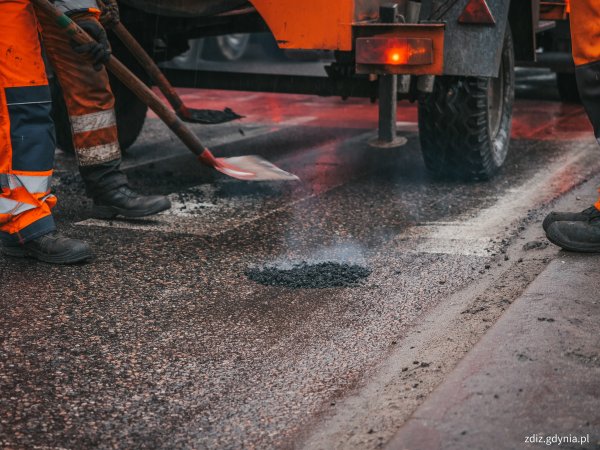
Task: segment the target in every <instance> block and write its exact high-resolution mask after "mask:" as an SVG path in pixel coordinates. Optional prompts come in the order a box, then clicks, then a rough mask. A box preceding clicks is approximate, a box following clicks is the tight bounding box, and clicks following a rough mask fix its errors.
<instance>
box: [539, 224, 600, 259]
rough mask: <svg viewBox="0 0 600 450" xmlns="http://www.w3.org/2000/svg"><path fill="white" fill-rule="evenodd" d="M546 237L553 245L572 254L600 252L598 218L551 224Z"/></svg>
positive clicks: (599, 225)
mask: <svg viewBox="0 0 600 450" xmlns="http://www.w3.org/2000/svg"><path fill="white" fill-rule="evenodd" d="M546 236H547V237H548V239H549V240H550V242H552V243H553V244H556V245H558V246H559V247H561V248H563V249H564V250H569V251H572V252H584V253H597V252H600V217H594V218H592V219H589V220H585V221H579V222H573V221H569V222H553V223H551V224H550V226H549V227H548V231H547V232H546Z"/></svg>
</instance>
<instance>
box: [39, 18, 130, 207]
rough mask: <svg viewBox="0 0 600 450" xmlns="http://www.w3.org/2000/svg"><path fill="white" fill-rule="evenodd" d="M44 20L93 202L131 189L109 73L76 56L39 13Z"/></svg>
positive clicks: (44, 34) (49, 20)
mask: <svg viewBox="0 0 600 450" xmlns="http://www.w3.org/2000/svg"><path fill="white" fill-rule="evenodd" d="M38 18H39V21H40V23H41V25H42V39H43V41H44V49H45V50H46V53H47V55H48V58H49V60H50V63H51V64H52V68H53V69H54V73H55V74H56V76H57V78H58V81H59V83H60V85H61V88H62V91H63V95H64V98H65V102H66V104H67V110H68V112H69V119H70V121H71V129H72V132H73V144H74V147H75V154H76V156H77V161H78V163H79V166H80V168H81V172H82V175H83V177H84V181H85V184H86V189H87V190H88V194H89V195H90V196H92V197H93V196H95V195H97V194H98V193H101V192H104V191H107V190H111V189H114V188H117V187H119V186H124V185H126V184H127V179H126V178H125V175H124V174H123V173H122V172H121V171H119V163H120V158H121V149H120V147H119V141H118V138H117V124H116V120H115V110H114V103H115V102H114V97H113V94H112V92H111V89H110V84H109V82H108V74H107V73H106V70H105V69H102V70H100V71H96V70H94V68H93V67H92V65H91V64H90V63H89V62H88V61H86V60H85V57H82V55H79V54H77V53H75V52H74V51H73V50H72V48H71V45H70V43H69V37H68V36H67V35H66V33H65V32H64V30H62V29H61V28H60V27H59V26H58V25H57V24H56V23H55V22H54V20H52V18H51V17H49V16H48V15H46V14H44V13H43V12H40V11H38ZM96 169H97V170H96Z"/></svg>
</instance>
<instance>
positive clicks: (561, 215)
mask: <svg viewBox="0 0 600 450" xmlns="http://www.w3.org/2000/svg"><path fill="white" fill-rule="evenodd" d="M596 217H600V211H598V209H596V207H595V206H590V207H589V208H586V209H584V210H583V211H581V212H554V211H552V212H551V213H550V214H548V215H547V216H546V218H545V219H544V222H542V227H543V228H544V231H545V232H546V233H547V232H548V228H549V227H550V224H552V223H554V222H583V221H586V220H590V219H593V218H596Z"/></svg>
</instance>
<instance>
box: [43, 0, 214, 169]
mask: <svg viewBox="0 0 600 450" xmlns="http://www.w3.org/2000/svg"><path fill="white" fill-rule="evenodd" d="M31 1H32V3H33V4H35V6H36V7H37V8H39V9H40V10H42V11H44V12H46V13H47V14H50V15H51V16H52V17H54V19H55V21H56V23H57V24H58V26H59V27H61V28H62V29H63V30H65V33H67V34H68V35H69V36H70V37H71V39H73V40H74V41H75V42H77V43H80V44H87V43H91V42H95V41H94V40H93V39H92V37H90V36H89V35H88V34H87V33H86V32H85V31H83V30H82V29H81V28H80V27H79V26H78V25H77V24H76V23H75V22H73V21H72V20H71V19H69V18H68V17H67V16H66V15H64V14H63V13H62V12H60V11H59V10H58V9H56V8H55V7H54V6H53V5H52V4H51V3H50V2H49V1H48V0H31ZM132 39H133V37H132ZM138 45H139V44H138ZM144 53H145V52H144ZM106 67H107V69H108V70H110V71H111V72H112V73H113V74H114V75H115V76H116V77H117V78H118V79H119V80H120V81H121V82H122V83H123V84H124V85H125V86H127V87H128V88H129V89H131V91H132V92H133V93H134V94H135V95H136V96H137V97H138V98H139V99H140V100H141V101H142V102H144V103H145V104H146V105H148V107H149V108H150V109H152V111H154V112H155V113H156V115H157V116H158V117H160V119H161V120H162V121H163V122H164V123H165V124H166V125H167V126H168V127H169V128H170V129H171V130H172V131H173V133H175V134H176V135H177V137H179V139H181V141H182V142H183V143H184V144H185V145H186V147H187V148H188V149H189V150H190V151H191V152H192V153H194V154H195V155H196V156H198V159H199V160H200V161H202V162H203V163H204V164H206V165H208V166H211V167H217V166H218V162H217V161H216V159H215V157H214V156H213V155H212V153H211V152H210V151H209V150H208V149H207V148H206V147H204V145H203V144H202V142H200V139H198V137H197V136H196V135H195V134H194V133H192V131H191V130H190V129H189V128H188V127H187V126H186V125H185V124H184V123H183V122H182V121H181V120H180V119H179V117H177V115H176V114H175V113H174V112H173V111H171V110H170V109H169V108H168V107H167V106H166V105H165V104H164V103H163V102H162V101H161V100H160V98H158V96H157V95H156V94H155V93H154V92H152V90H151V89H150V88H149V87H148V86H146V85H145V84H144V83H143V82H142V81H141V80H140V79H139V78H138V77H136V76H135V75H134V74H133V73H132V72H131V71H130V70H129V69H128V68H127V67H125V65H123V63H121V62H120V61H119V60H118V59H117V58H115V57H114V56H111V57H110V58H109V60H108V61H107V62H106ZM159 72H160V71H159ZM180 101H181V100H180Z"/></svg>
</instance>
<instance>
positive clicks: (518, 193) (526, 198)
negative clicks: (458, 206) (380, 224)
mask: <svg viewBox="0 0 600 450" xmlns="http://www.w3.org/2000/svg"><path fill="white" fill-rule="evenodd" d="M586 153H588V152H586V149H585V148H579V149H577V150H574V151H573V152H571V153H569V154H568V155H565V156H564V157H562V158H560V159H558V160H557V161H556V162H554V163H553V164H551V165H550V166H549V167H548V168H547V169H545V170H542V171H540V172H538V173H537V174H536V175H535V176H534V177H533V178H531V179H529V180H528V181H526V182H525V183H523V184H522V185H520V186H518V187H515V188H512V189H509V190H508V192H506V193H504V194H503V195H502V197H500V199H499V200H498V201H497V202H496V203H495V204H494V205H492V206H490V207H488V208H485V209H483V210H480V211H479V212H478V213H477V215H476V216H475V217H465V218H461V219H459V220H457V221H454V222H430V223H424V224H422V225H419V226H416V227H411V228H409V229H407V230H406V231H405V232H404V233H402V234H401V235H400V236H398V237H397V239H396V241H397V244H398V245H399V246H400V247H406V246H408V247H409V251H411V252H415V253H442V254H450V255H468V256H489V254H490V253H491V252H493V251H495V249H496V248H497V247H498V244H497V243H495V242H493V241H494V240H495V239H496V238H497V237H498V236H501V235H502V234H503V233H505V230H506V227H510V226H511V225H512V224H513V222H515V221H518V220H520V219H522V218H523V217H525V216H526V215H527V212H528V210H529V209H531V208H532V207H534V206H535V205H539V204H542V203H546V202H548V201H550V200H551V199H553V198H555V197H556V195H557V194H559V193H560V192H561V191H562V190H564V189H565V186H555V185H554V184H555V183H554V181H555V180H562V179H565V177H564V176H561V174H568V173H570V172H571V171H572V170H573V166H574V165H576V164H577V163H578V162H579V161H580V160H581V159H582V158H583V157H584V156H586ZM571 181H572V186H570V187H573V186H574V185H575V184H576V183H577V180H575V179H572V177H571ZM411 247H412V248H411Z"/></svg>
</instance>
